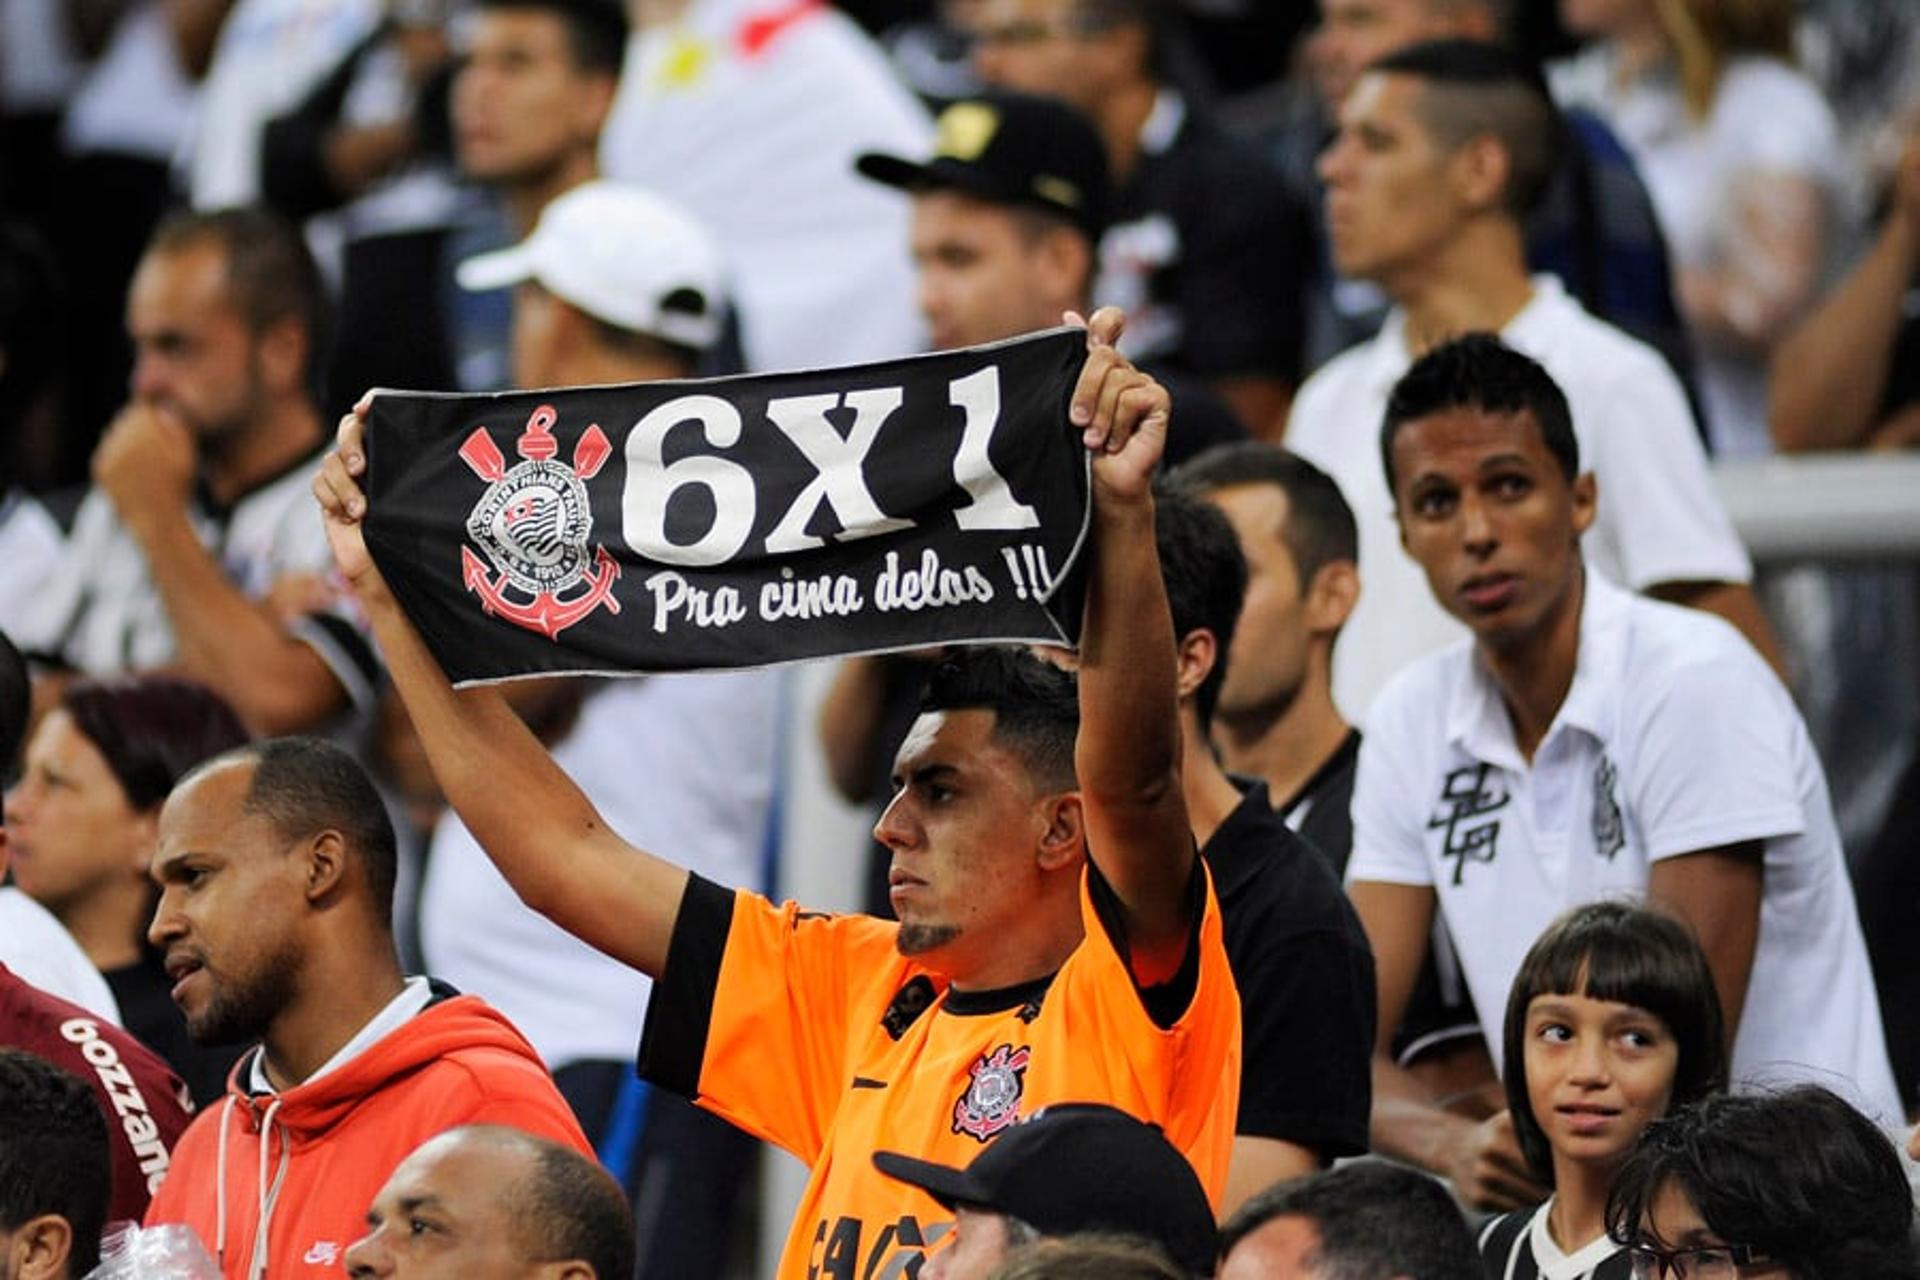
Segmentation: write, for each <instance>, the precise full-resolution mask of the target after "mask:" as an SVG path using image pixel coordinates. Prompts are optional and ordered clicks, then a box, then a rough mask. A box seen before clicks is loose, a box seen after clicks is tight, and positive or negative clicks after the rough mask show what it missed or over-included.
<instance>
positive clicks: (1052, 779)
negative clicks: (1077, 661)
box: [920, 645, 1080, 791]
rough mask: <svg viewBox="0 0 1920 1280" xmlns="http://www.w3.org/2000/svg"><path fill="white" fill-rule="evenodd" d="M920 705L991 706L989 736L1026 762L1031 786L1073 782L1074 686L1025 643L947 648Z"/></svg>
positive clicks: (924, 707)
mask: <svg viewBox="0 0 1920 1280" xmlns="http://www.w3.org/2000/svg"><path fill="white" fill-rule="evenodd" d="M920 709H921V710H922V711H969V710H973V711H991V712H993V736H994V739H995V740H996V741H998V742H1000V743H1002V744H1003V745H1005V746H1006V747H1008V748H1009V749H1011V750H1012V751H1013V752H1014V753H1015V754H1016V755H1018V756H1019V757H1020V758H1021V759H1022V760H1023V761H1025V762H1026V765H1027V768H1028V770H1029V771H1030V772H1031V773H1032V776H1033V781H1034V784H1035V785H1036V786H1039V787H1043V788H1047V789H1052V790H1061V791H1070V790H1072V789H1073V788H1074V787H1075V786H1077V785H1078V783H1077V781H1076V776H1075V774H1074V768H1073V746H1074V739H1075V738H1076V737H1077V736H1078V735H1079V732H1080V693H1079V687H1078V685H1077V684H1076V682H1075V680H1074V678H1073V676H1072V675H1070V674H1069V673H1067V672H1065V671H1062V670H1061V669H1060V668H1059V667H1056V666H1054V665H1053V664H1052V663H1050V662H1045V661H1042V660H1041V659H1039V658H1036V657H1034V656H1033V655H1032V654H1031V653H1028V652H1027V651H1026V650H1025V649H1016V648H1013V647H1011V646H1007V645H979V646H973V647H968V648H960V649H953V650H950V651H949V652H948V654H947V656H946V657H944V658H942V659H941V660H940V662H939V663H938V664H937V665H936V666H935V667H934V669H933V674H932V675H931V676H929V677H928V678H927V687H926V691H925V692H924V693H923V694H921V696H920Z"/></svg>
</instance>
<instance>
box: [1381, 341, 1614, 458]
mask: <svg viewBox="0 0 1920 1280" xmlns="http://www.w3.org/2000/svg"><path fill="white" fill-rule="evenodd" d="M1448 409H1479V410H1481V411H1482V412H1484V413H1521V412H1525V413H1529V414H1532V415H1533V420H1534V423H1535V424H1536V425H1537V426H1538V427H1539V428H1540V438H1541V439H1542V440H1543V441H1544V442H1545V443H1546V446H1547V452H1549V453H1551V454H1552V455H1553V456H1554V460H1555V461H1557V462H1558V463H1559V464H1560V473H1561V474H1562V475H1564V476H1565V477H1566V478H1567V479H1568V480H1569V481H1571V480H1572V479H1573V478H1574V477H1575V476H1577V475H1579V474H1580V441H1579V438H1578V437H1576V436H1575V435H1574V434H1573V411H1572V410H1571V409H1569V408H1568V407H1567V396H1566V393H1565V392H1563V391H1562V390H1560V384H1559V383H1557V382H1555V381H1554V380H1553V375H1552V374H1550V373H1548V372H1547V371H1546V369H1545V368H1544V367H1542V366H1541V364H1540V363H1539V362H1538V361H1536V360H1533V359H1531V358H1529V357H1527V356H1524V355H1522V354H1520V353H1519V352H1518V351H1515V350H1514V349H1513V348H1512V347H1510V346H1508V345H1507V344H1506V343H1504V342H1502V341H1501V340H1500V339H1499V338H1498V337H1496V336H1494V335H1493V334H1491V333H1469V334H1467V335H1466V336H1465V337H1460V338H1455V339H1454V340H1453V341H1451V342H1443V343H1441V344H1440V345H1439V346H1437V347H1435V348H1434V349H1433V350H1431V351H1429V352H1427V354H1425V355H1423V356H1421V357H1420V358H1419V359H1418V360H1416V361H1414V362H1413V367H1412V368H1410V369H1408V370H1407V371H1406V372H1405V373H1404V374H1402V375H1401V376H1400V381H1398V382H1396V383H1394V384H1393V390H1392V391H1391V392H1390V393H1388V395H1387V412H1386V417H1385V419H1384V420H1383V421H1382V422H1381V424H1380V461H1381V463H1382V464H1383V465H1384V466H1385V467H1386V471H1387V491H1388V492H1389V493H1396V492H1397V489H1396V483H1397V480H1396V477H1395V476H1394V473H1393V440H1394V437H1395V436H1397V435H1399V434H1400V428H1401V427H1403V426H1405V425H1406V424H1407V423H1409V422H1414V421H1417V420H1418V419H1421V418H1427V417H1431V416H1432V415H1434V414H1436V413H1443V412H1445V411H1446V410H1448Z"/></svg>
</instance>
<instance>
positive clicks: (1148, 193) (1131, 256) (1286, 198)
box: [1095, 93, 1313, 383]
mask: <svg viewBox="0 0 1920 1280" xmlns="http://www.w3.org/2000/svg"><path fill="white" fill-rule="evenodd" d="M1142 144H1143V146H1142V151H1141V154H1140V157H1139V159H1138V161H1137V162H1136V163H1135V165H1134V169H1133V172H1132V173H1130V174H1128V175H1127V179H1126V181H1125V182H1124V183H1121V184H1120V185H1119V186H1118V189H1117V190H1115V192H1114V200H1113V205H1112V209H1111V214H1112V217H1111V220H1110V222H1109V225H1108V229H1107V233H1106V235H1105V236H1104V237H1103V238H1102V240H1101V244H1100V263H1101V267H1100V278H1099V281H1098V283H1097V284H1096V286H1095V295H1096V297H1097V298H1098V299H1099V301H1100V302H1102V303H1113V304H1115V305H1118V306H1123V307H1125V308H1126V310H1127V313H1128V315H1127V333H1128V339H1129V346H1128V349H1129V351H1131V352H1132V353H1133V354H1134V355H1135V358H1136V360H1139V361H1148V362H1159V363H1161V364H1164V365H1166V366H1167V367H1169V368H1171V369H1174V370H1177V371H1179V372H1182V373H1187V374H1192V375H1194V376H1195V377H1201V378H1220V377H1235V376H1251V377H1271V378H1281V379H1285V380H1286V381H1287V382H1289V383H1298V382H1299V380H1300V377H1301V370H1302V360H1301V342H1302V337H1303V329H1304V313H1303V305H1304V304H1303V299H1304V297H1305V292H1306V285H1307V281H1308V279H1309V278H1310V276H1311V274H1312V258H1311V255H1312V253H1313V236H1312V233H1311V228H1310V223H1309V221H1308V217H1307V211H1306V209H1305V208H1304V207H1303V206H1302V205H1301V203H1300V201H1299V200H1298V199H1297V198H1296V197H1295V196H1294V194H1293V192H1292V190H1291V188H1290V187H1289V186H1288V185H1287V183H1286V181H1285V179H1283V178H1282V177H1281V175H1280V172H1279V170H1278V169H1277V168H1275V167H1274V165H1273V164H1272V163H1271V162H1270V161H1269V160H1268V159H1267V157H1266V156H1265V155H1264V154H1262V153H1261V151H1260V150H1259V148H1257V147H1255V146H1254V145H1253V144H1252V143H1250V142H1247V141H1245V140H1244V139H1241V138H1239V137H1236V136H1234V135H1233V134H1230V133H1228V132H1226V131H1225V130H1224V129H1222V128H1221V127H1220V126H1219V125H1217V124H1215V123H1214V122H1213V121H1211V120H1209V119H1207V118H1206V117H1204V116H1201V115H1199V114H1197V113H1195V111H1194V110H1193V108H1192V106H1191V105H1190V104H1187V103H1185V102H1183V101H1182V100H1181V99H1180V98H1179V96H1178V95H1177V94H1172V93H1163V94H1162V95H1161V98H1160V103H1159V105H1158V106H1157V107H1156V108H1155V112H1154V117H1153V118H1152V119H1150V120H1149V121H1148V124H1147V127H1146V128H1145V129H1144V130H1143V131H1142Z"/></svg>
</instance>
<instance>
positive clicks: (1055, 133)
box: [854, 92, 1110, 240]
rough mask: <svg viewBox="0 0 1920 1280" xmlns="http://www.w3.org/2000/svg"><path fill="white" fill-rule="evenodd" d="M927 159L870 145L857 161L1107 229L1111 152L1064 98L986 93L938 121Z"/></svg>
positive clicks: (893, 179)
mask: <svg viewBox="0 0 1920 1280" xmlns="http://www.w3.org/2000/svg"><path fill="white" fill-rule="evenodd" d="M934 130H935V132H934V141H933V156H932V157H931V158H930V159H927V160H925V161H919V160H907V159H903V158H902V157H900V156H890V155H882V154H880V153H878V152H873V151H869V152H866V153H865V154H863V155H862V156H860V158H859V159H857V160H855V161H854V167H855V168H857V169H858V170H859V171H860V172H861V173H863V174H865V175H866V176H867V177H869V178H872V179H873V180H874V181H875V182H884V183H885V184H887V185H888V186H890V187H900V188H902V189H903V190H907V191H931V190H949V191H960V192H964V193H965V194H967V195H971V196H975V197H978V198H979V199H982V200H989V201H992V202H994V203H996V204H1020V205H1028V206H1030V207H1033V208H1037V209H1044V210H1046V211H1047V212H1049V213H1057V214H1059V215H1060V216H1061V217H1064V218H1066V219H1068V220H1069V221H1071V222H1073V223H1074V224H1075V225H1077V226H1078V227H1079V228H1080V229H1081V230H1082V231H1085V232H1086V233H1087V238H1088V239H1090V240H1098V239H1099V238H1100V233H1101V232H1102V231H1104V230H1106V219H1107V203H1108V200H1109V198H1110V197H1109V189H1110V188H1109V179H1108V177H1107V152H1106V148H1105V146H1103V145H1102V143H1101V141H1100V135H1099V133H1098V132H1096V131H1095V129H1094V127H1093V124H1092V122H1091V121H1089V120H1088V119H1087V118H1086V117H1085V116H1083V115H1081V114H1080V113H1079V112H1078V111H1075V110H1074V109H1073V108H1072V107H1070V106H1068V105H1067V104H1066V103H1064V102H1061V101H1060V100H1059V99H1057V98H1037V97H1032V96H1029V95H1027V94H1022V93H1004V92H993V93H982V94H978V95H976V96H974V97H971V98H963V99H961V100H960V101H958V102H956V103H954V104H953V105H952V106H950V107H948V108H947V109H946V110H945V111H942V112H941V113H940V118H939V120H937V121H936V122H935V124H934Z"/></svg>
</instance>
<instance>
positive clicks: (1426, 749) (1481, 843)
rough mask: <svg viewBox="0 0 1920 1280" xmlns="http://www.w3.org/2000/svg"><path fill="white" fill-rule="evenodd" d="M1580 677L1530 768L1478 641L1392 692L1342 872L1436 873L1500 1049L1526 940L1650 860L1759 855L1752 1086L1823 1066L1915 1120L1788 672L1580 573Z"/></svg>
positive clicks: (1751, 993) (1441, 657)
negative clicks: (1728, 852) (1716, 853)
mask: <svg viewBox="0 0 1920 1280" xmlns="http://www.w3.org/2000/svg"><path fill="white" fill-rule="evenodd" d="M1579 643H1580V649H1579V659H1578V665H1577V666H1576V668H1575V672H1574V678H1573V684H1572V687H1571V688H1570V689H1569V690H1568V692H1567V697H1566V701H1565V702H1564V703H1563V704H1562V705H1561V707H1560V711H1559V713H1558V714H1557V715H1556V716H1555V717H1554V720H1553V724H1552V725H1551V726H1550V727H1549V728H1548V730H1547V733H1546V736H1545V737H1543V738H1542V739H1541V741H1540V745H1539V748H1538V749H1537V750H1536V751H1535V753H1534V758H1533V762H1532V764H1531V765H1529V764H1528V763H1527V762H1526V761H1525V760H1524V759H1523V758H1522V757H1521V755H1520V751H1519V748H1518V747H1517V746H1516V745H1515V743H1514V738H1513V727H1512V722H1511V720H1510V719H1509V717H1508V714H1507V711H1506V707H1505V705H1504V703H1503V702H1502V700H1501V696H1500V692H1499V690H1498V688H1497V687H1496V686H1495V684H1494V681H1493V678H1492V677H1491V676H1490V675H1489V674H1488V673H1487V672H1486V670H1485V668H1484V667H1483V666H1482V665H1481V664H1480V662H1479V660H1478V658H1477V657H1476V655H1475V651H1474V649H1473V647H1472V645H1471V644H1470V643H1466V644H1460V645H1456V646H1454V647H1453V648H1450V649H1448V650H1446V651H1445V652H1443V653H1438V654H1434V655H1432V656H1430V657H1428V658H1425V659H1422V660H1421V661H1420V662H1418V663H1416V664H1415V665H1414V666H1412V667H1410V668H1409V669H1408V670H1407V671H1405V672H1404V673H1402V674H1401V676H1400V677H1399V678H1398V679H1396V680H1395V681H1394V682H1393V683H1392V684H1391V685H1390V686H1389V687H1388V688H1387V690H1386V692H1385V693H1383V694H1382V695H1381V696H1380V700H1379V702H1378V703H1377V704H1376V706H1375V713H1374V715H1373V717H1372V719H1371V721H1370V723H1369V724H1368V725H1367V731H1366V734H1365V736H1364V738H1363V739H1362V740H1361V746H1360V769H1359V777H1358V778H1357V779H1356V781H1355V784H1354V797H1353V856H1352V859H1351V860H1350V861H1349V863H1348V864H1347V879H1348V881H1349V883H1351V882H1354V881H1363V880H1364V881H1379V882H1385V883H1390V884H1408V885H1429V886H1431V887H1432V888H1433V889H1434V891H1435V894H1436V896H1437V897H1438V900H1439V905H1440V911H1441V914H1442V916H1443V917H1444V919H1445V921H1446V924H1447V928H1448V930H1449V931H1450V932H1451V933H1452V935H1453V938H1454V941H1455V943H1456V944H1457V946H1458V949H1459V955H1460V964H1461V968H1462V970H1463V971H1464V973H1465V975H1466V978H1467V985H1468V987H1469V989H1470V990H1471V991H1472V993H1473V1000H1474V1004H1475V1006H1476V1007H1477V1008H1478V1009H1479V1011H1480V1021H1481V1025H1482V1029H1483V1030H1484V1031H1485V1033H1486V1038H1487V1044H1488V1046H1489V1047H1490V1048H1491V1049H1492V1051H1493V1053H1494V1056H1495V1058H1496V1060H1497V1059H1498V1058H1499V1056H1500V1050H1501V1035H1500V1030H1501V1028H1500V1020H1501V1016H1502V1013H1503V1011H1504V1010H1505V1008H1506V1004H1507V989H1508V987H1509V985H1510V984H1511V983H1512V981H1513V977H1514V974H1515V973H1517V972H1518V971H1519V968H1520V962H1521V960H1522V958H1523V957H1524V956H1525V955H1526V952H1527V949H1528V948H1529V947H1530V946H1532V945H1533V941H1534V939H1535V938H1537V937H1538V936H1539V935H1540V933H1541V932H1542V931H1543V930H1544V929H1545V928H1546V927H1547V925H1548V924H1549V923H1551V922H1552V921H1553V919H1554V918H1555V917H1556V916H1558V915H1559V914H1560V913H1561V912H1563V911H1565V910H1566V909H1568V908H1570V907H1574V906H1577V905H1579V904H1581V903H1585V902H1593V901H1596V900H1600V899H1606V898H1614V897H1629V898H1640V897H1643V896H1644V895H1645V893H1646V890H1647V883H1648V878H1649V875H1650V872H1651V869H1652V866H1653V864H1654V863H1656V862H1659V861H1661V860H1662V859H1664V858H1673V857H1681V856H1684V855H1686V854H1690V853H1697V852H1701V851H1703V850H1708V849H1714V848H1719V847H1722V846H1725V845H1733V844H1741V843H1745V842H1748V841H1758V842H1760V844H1761V846H1762V849H1763V851H1764V868H1765V870H1764V875H1765V889H1764V892H1763V897H1762V901H1761V910H1760V936H1759V942H1758V945H1757V947H1756V949H1755V953H1754V958H1753V971H1752V975H1751V977H1750V978H1749V980H1748V983H1747V997H1746V1005H1745V1008H1744V1010H1743V1013H1742V1015H1741V1019H1740V1028H1739V1033H1738V1035H1737V1036H1736V1037H1735V1041H1734V1054H1733V1071H1734V1076H1735V1078H1736V1080H1738V1081H1742V1082H1747V1083H1765V1082H1781V1081H1787V1080H1812V1081H1815V1082H1817V1083H1821V1084H1825V1085H1827V1086H1829V1087H1830V1088H1833V1089H1835V1090H1836V1091H1837V1092H1839V1093H1840V1094H1841V1096H1843V1097H1845V1098H1847V1099H1848V1100H1849V1101H1851V1102H1853V1103H1854V1104H1855V1105H1856V1106H1859V1107H1860V1108H1862V1109H1863V1110H1865V1111H1866V1112H1867V1113H1868V1114H1869V1115H1873V1116H1876V1117H1877V1118H1878V1119H1880V1120H1881V1121H1882V1122H1883V1123H1885V1122H1890V1121H1893V1120H1895V1119H1897V1118H1898V1117H1899V1116H1900V1115H1901V1110H1900V1105H1899V1093H1898V1091H1897V1090H1896V1089H1895V1087H1894V1082H1893V1072H1892V1068H1891V1067H1890V1066H1889V1065H1888V1060H1887V1051H1886V1042H1885V1038H1884V1035H1883V1033H1882V1030H1881V1025H1880V1007H1879V1003H1878V998H1877V996H1876V994H1875V991H1874V985H1873V975H1872V973H1871V971H1870V970H1869V968H1868V965H1867V951H1866V943H1865V941H1864V939H1863V937H1862V935H1861V932H1860V922H1859V918H1858V916H1857V914H1856V912H1855V909H1854V899H1853V888H1852V885H1851V884H1850V883H1849V881H1848V878H1847V868H1846V863H1845V862H1844V860H1843V858H1842V855H1841V851H1840V837H1839V833H1838V832H1837V830H1836V829H1835V827H1834V821H1833V809H1832V804H1831V802H1830V801H1829V800H1828V797H1827V784H1826V778H1825V777H1824V775H1823V774H1822V773H1821V769H1820V762H1819V760H1818V758H1817V757H1816V756H1815V755H1814V751H1813V746H1812V744H1811V742H1810V741H1809V740H1808V738H1807V730H1806V726H1805V724H1804V723H1803V722H1802V721H1801V719H1800V713H1799V712H1798V711H1797V710H1796V709H1795V708H1794V705H1793V700H1792V698H1791V697H1790V696H1789V695H1788V693H1787V691H1786V689H1785V687H1784V686H1782V685H1781V683H1780V681H1779V679H1778V678H1777V677H1775V675H1774V674H1773V672H1772V670H1771V669H1769V668H1768V667H1767V665H1766V664H1765V662H1764V661H1762V660H1761V658H1760V656H1759V655H1758V654H1757V653H1755V652H1754V650H1753V647H1752V646H1751V645H1750V644H1748V643H1747V642H1746V640H1745V639H1744V638H1742V637H1741V635H1740V634H1739V633H1738V632H1737V631H1735V630H1734V629H1733V628H1732V627H1730V626H1728V625H1727V624H1726V623H1725V622H1722V621H1721V620H1720V619H1718V618H1714V617H1710V616H1708V615H1706V614H1703V613H1700V612H1698V611H1696V610H1690V609H1682V608H1679V607H1677V606H1673V605H1666V604H1660V603H1658V602H1655V601H1650V600H1644V599H1641V598H1638V597H1635V596H1631V595H1628V594H1627V593H1625V592H1623V591H1621V590H1619V589H1618V588H1617V587H1613V586H1611V585H1609V584H1607V583H1606V582H1605V581H1603V580H1602V579H1600V578H1598V577H1597V576H1595V575H1592V574H1589V575H1588V577H1587V585H1586V596H1585V600H1584V602H1583V604H1582V607H1581V616H1580V642H1579Z"/></svg>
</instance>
